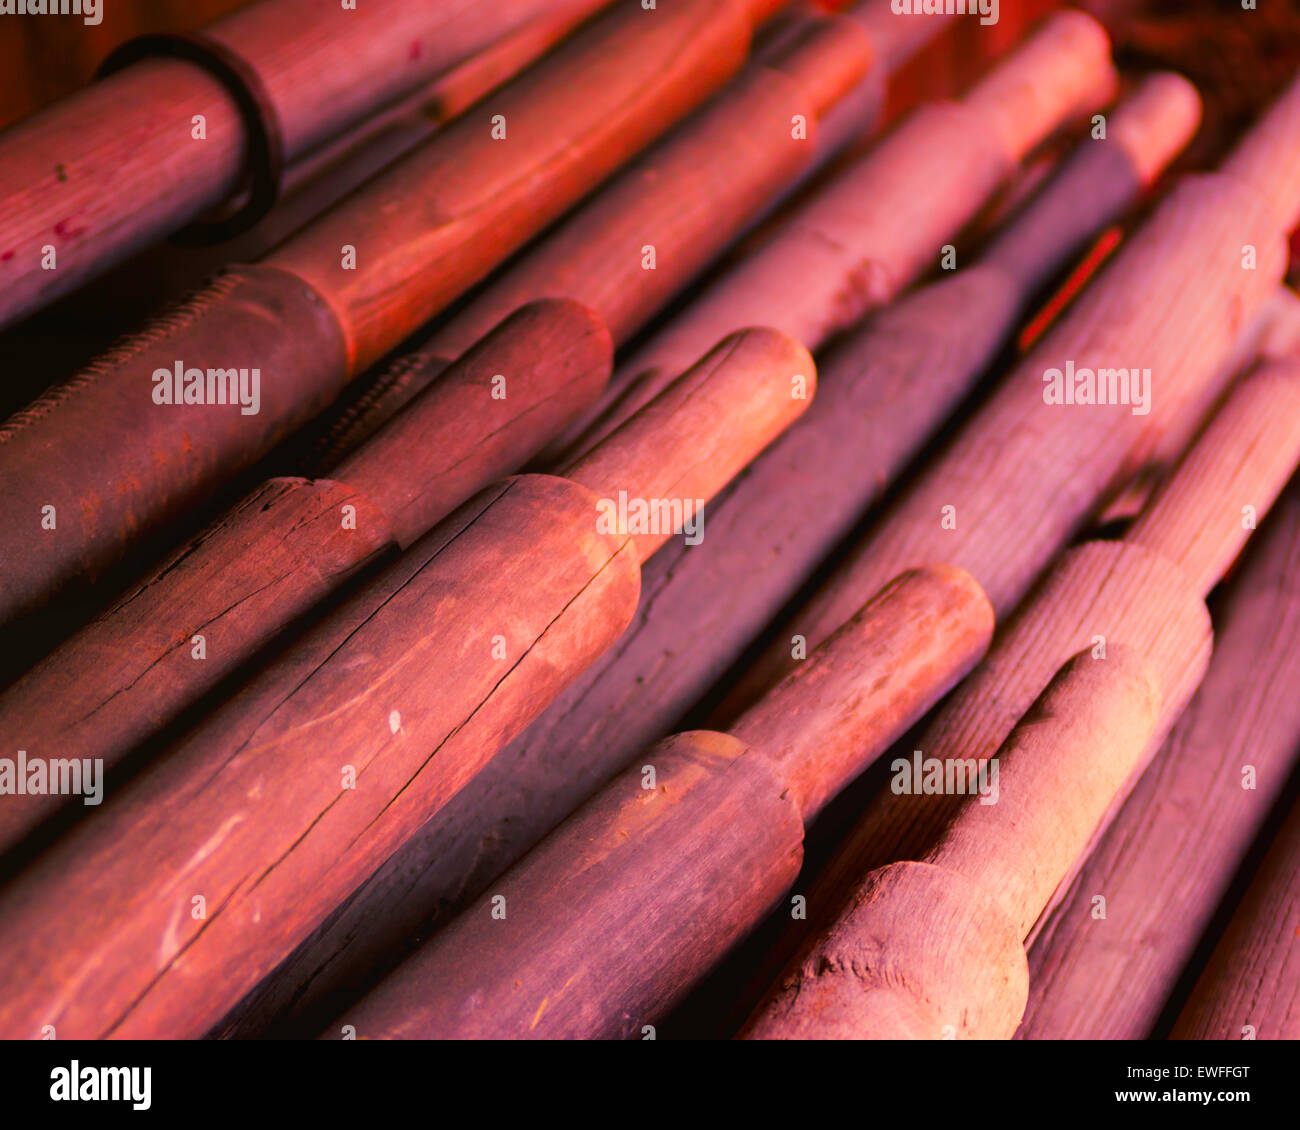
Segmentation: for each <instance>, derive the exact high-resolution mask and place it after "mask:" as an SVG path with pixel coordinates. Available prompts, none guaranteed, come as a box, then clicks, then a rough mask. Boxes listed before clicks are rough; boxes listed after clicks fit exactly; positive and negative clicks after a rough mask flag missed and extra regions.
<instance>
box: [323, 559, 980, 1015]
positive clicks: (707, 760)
mask: <svg viewBox="0 0 1300 1130" xmlns="http://www.w3.org/2000/svg"><path fill="white" fill-rule="evenodd" d="M992 627H993V621H992V615H991V612H990V610H989V607H988V602H987V601H986V600H985V599H984V595H983V594H982V593H981V592H980V591H979V588H978V586H976V585H974V584H973V583H972V582H971V580H970V578H969V577H968V576H966V575H965V574H962V573H961V572H960V571H958V570H950V569H943V568H940V569H935V570H926V571H921V572H917V573H912V574H908V575H906V576H904V577H901V578H899V579H898V581H897V582H895V583H894V584H893V585H891V586H889V587H888V588H887V589H886V590H885V591H884V592H883V593H881V594H880V595H879V596H878V597H877V598H876V599H875V600H873V601H872V602H871V603H870V604H868V605H867V607H865V608H864V609H863V610H862V611H861V613H860V614H859V615H858V616H857V617H856V618H855V619H854V620H853V621H852V622H851V623H850V624H848V625H846V626H845V627H844V629H842V630H841V631H840V632H839V633H837V634H836V635H835V636H834V637H833V638H832V639H831V640H828V641H827V643H826V645H825V647H823V648H822V649H820V650H819V651H818V652H817V654H815V655H813V656H811V657H810V659H809V662H808V664H807V665H806V666H805V667H804V668H802V669H800V670H799V671H798V672H796V673H795V674H794V675H793V676H791V678H790V679H789V680H787V681H786V682H785V683H784V684H783V685H782V686H780V687H777V688H775V689H774V690H773V692H772V694H771V695H770V696H768V698H767V699H766V700H765V701H764V702H763V703H760V704H759V706H758V707H756V708H755V710H754V711H752V712H751V713H750V714H749V715H747V716H746V717H745V718H743V719H741V720H740V722H739V724H738V725H737V727H736V730H735V733H734V734H733V735H730V736H728V735H725V734H717V733H710V732H708V731H697V732H694V733H686V734H679V735H677V736H675V737H670V738H667V739H666V740H664V741H663V742H661V743H659V744H658V745H657V746H655V747H654V748H652V749H650V750H649V751H647V752H646V754H645V756H644V764H638V765H635V766H633V767H631V768H629V769H628V770H627V772H626V773H624V774H623V775H622V776H620V777H618V778H616V779H615V780H614V781H613V782H611V783H610V784H609V785H608V786H607V787H606V788H605V789H603V790H602V791H601V792H599V793H598V794H597V795H596V796H595V797H593V798H592V800H591V801H589V802H588V803H587V804H586V805H585V806H584V807H583V808H582V809H580V810H579V811H578V812H577V813H576V814H575V815H574V816H573V817H572V818H571V819H570V820H568V821H567V822H566V823H565V824H564V825H563V826H562V827H560V828H559V829H557V831H556V832H555V833H554V834H552V835H551V836H550V837H548V838H547V839H546V840H544V841H543V842H542V843H541V844H540V845H539V846H538V847H537V849H536V850H535V851H534V852H533V853H531V854H530V855H528V856H527V857H525V858H524V859H523V860H522V861H521V862H520V864H519V865H518V866H517V867H516V868H514V869H513V870H512V871H511V872H510V873H509V874H507V875H506V876H505V877H503V878H502V879H501V880H500V881H499V882H498V883H495V884H494V885H493V886H492V888H491V889H490V891H489V892H488V893H487V894H486V895H484V897H483V898H482V899H481V900H480V901H479V902H478V903H477V904H476V905H474V906H473V907H471V908H470V909H469V910H467V911H466V912H465V914H464V915H463V916H462V917H461V918H460V919H458V920H457V921H456V922H455V923H453V924H452V925H450V926H449V927H448V928H447V929H446V930H445V931H443V932H442V933H441V934H439V935H438V936H437V937H436V938H435V939H434V941H433V942H432V943H431V944H429V945H428V946H426V947H424V948H423V949H422V950H421V951H419V952H418V953H417V954H415V955H414V956H413V957H412V958H411V959H410V960H409V961H408V962H407V963H406V964H405V965H404V966H402V968H401V969H400V970H399V971H398V972H397V973H396V974H394V975H393V977H391V978H390V979H389V980H387V981H386V982H384V983H383V984H381V985H380V986H379V988H378V989H376V990H375V992H374V993H372V994H371V995H370V996H369V997H368V998H367V999H365V1000H363V1001H361V1002H359V1003H358V1004H357V1005H356V1006H355V1007H354V1008H353V1009H350V1010H348V1012H346V1013H345V1014H344V1015H343V1016H342V1017H340V1020H339V1024H338V1025H336V1026H335V1027H334V1028H333V1029H331V1031H330V1032H329V1033H327V1035H337V1034H338V1032H339V1030H340V1028H341V1026H342V1025H343V1024H348V1025H351V1026H352V1027H353V1028H354V1029H355V1031H356V1033H357V1034H358V1035H359V1036H361V1037H363V1038H413V1037H416V1038H516V1037H528V1038H596V1037H607V1038H614V1037H623V1038H626V1037H630V1036H640V1035H641V1034H642V1033H643V1030H644V1026H645V1025H647V1024H651V1025H653V1024H655V1023H656V1022H657V1021H658V1020H659V1019H660V1018H661V1017H662V1016H663V1014H664V1013H665V1012H666V1011H667V1009H669V1008H670V1007H671V1006H672V1004H673V1003H674V1002H675V1001H677V1000H679V999H680V998H681V997H682V995H683V994H684V993H685V992H686V991H687V990H688V989H689V988H690V986H691V985H692V984H694V983H695V982H696V981H698V980H699V978H700V977H702V976H703V975H704V974H705V973H706V972H707V970H708V969H709V968H710V967H711V966H712V965H713V964H715V963H716V962H717V961H718V960H719V959H720V958H721V957H722V956H723V955H724V954H725V953H726V952H727V950H728V949H729V948H730V947H731V946H732V945H733V944H734V943H735V942H736V941H737V940H739V939H740V938H742V937H743V936H744V935H745V934H746V933H747V932H748V930H749V929H751V928H752V927H753V926H754V925H755V924H756V923H757V922H759V921H760V920H761V919H762V917H763V915H764V914H765V913H767V912H768V911H769V910H770V909H771V908H772V906H773V905H774V903H775V902H776V900H777V899H778V898H780V896H781V895H782V894H783V893H784V892H785V891H786V890H787V889H788V888H789V886H790V884H791V883H792V882H793V881H794V879H795V877H796V876H797V874H798V871H799V864H800V861H801V858H802V840H803V826H804V822H805V821H806V820H808V819H809V818H810V817H811V816H812V815H813V814H814V813H815V812H816V810H817V809H818V808H819V807H820V806H821V804H822V803H823V801H824V799H825V798H826V797H827V796H829V795H831V794H833V793H834V792H835V791H836V790H837V789H838V788H839V787H840V786H841V785H842V784H843V783H844V782H845V781H846V780H848V779H851V778H852V777H853V776H854V775H855V774H856V773H857V772H858V771H859V770H860V769H861V768H862V767H863V765H864V764H866V763H868V762H869V761H870V760H871V757H872V756H873V754H874V753H876V752H879V751H880V750H882V749H884V748H886V747H887V746H888V745H889V743H890V741H891V740H892V739H893V738H894V737H896V736H897V735H898V734H901V733H902V732H903V731H904V730H905V729H906V728H907V726H909V725H910V724H912V723H913V722H915V721H916V720H917V719H918V718H920V717H921V715H922V714H924V712H925V711H926V710H927V709H928V708H929V706H930V704H932V703H933V702H934V701H936V700H937V699H938V698H939V697H940V696H941V695H942V694H943V693H944V691H945V690H946V689H947V688H948V687H949V686H951V685H952V684H953V683H954V682H955V681H956V680H957V679H959V678H960V677H961V675H962V673H963V672H964V671H965V670H967V669H968V668H969V667H970V666H971V665H972V664H973V663H974V662H975V661H976V660H977V659H978V657H979V655H980V654H981V653H982V652H983V649H984V647H985V646H986V645H987V643H988V639H989V636H990V635H991V633H992ZM503 912H504V913H503Z"/></svg>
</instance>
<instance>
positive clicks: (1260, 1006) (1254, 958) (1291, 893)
mask: <svg viewBox="0 0 1300 1130" xmlns="http://www.w3.org/2000/svg"><path fill="white" fill-rule="evenodd" d="M1297 890H1300V804H1297V805H1296V806H1295V807H1293V808H1292V809H1291V813H1290V815H1289V816H1288V817H1287V820H1286V823H1285V824H1284V825H1283V827H1282V830H1281V832H1280V833H1279V834H1278V836H1277V838H1276V839H1275V840H1274V841H1273V845H1272V846H1271V847H1270V848H1269V850H1268V854H1267V855H1266V856H1265V857H1264V862H1263V863H1261V864H1260V868H1259V871H1258V872H1257V873H1256V875H1255V878H1254V880H1253V881H1252V882H1251V885H1250V889H1249V890H1248V891H1247V892H1246V895H1245V897H1244V898H1243V899H1242V901H1241V905H1240V906H1239V907H1238V908H1237V910H1236V912H1235V913H1234V914H1233V916H1232V921H1231V922H1230V923H1229V925H1228V929H1227V930H1226V931H1225V932H1224V935H1223V939H1222V940H1221V941H1220V942H1219V944H1218V945H1217V946H1216V947H1215V950H1214V953H1213V955H1212V956H1211V957H1210V961H1209V964H1208V965H1207V966H1206V967H1205V971H1204V972H1203V973H1202V974H1201V977H1200V980H1198V981H1197V983H1196V987H1195V988H1194V989H1193V990H1192V995H1191V997H1190V998H1189V1000H1188V1002H1187V1005H1186V1006H1185V1007H1184V1009H1183V1011H1182V1014H1181V1015H1180V1016H1179V1017H1178V1020H1177V1021H1176V1022H1175V1024H1174V1027H1173V1031H1172V1033H1171V1038H1172V1039H1175V1040H1240V1039H1244V1038H1247V1037H1250V1038H1253V1039H1257V1040H1297V1039H1300V955H1298V954H1297V946H1296V939H1297V938H1300V899H1298V898H1296V891H1297Z"/></svg>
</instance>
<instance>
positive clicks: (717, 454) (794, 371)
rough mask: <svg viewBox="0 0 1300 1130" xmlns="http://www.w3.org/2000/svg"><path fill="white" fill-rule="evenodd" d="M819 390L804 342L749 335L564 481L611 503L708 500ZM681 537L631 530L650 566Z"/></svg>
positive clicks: (667, 531)
mask: <svg viewBox="0 0 1300 1130" xmlns="http://www.w3.org/2000/svg"><path fill="white" fill-rule="evenodd" d="M816 387H817V366H816V364H815V363H814V362H813V359H812V356H811V355H810V354H809V353H808V351H807V350H806V349H804V347H803V346H802V345H800V344H799V343H798V342H797V341H795V340H794V339H792V338H789V337H787V336H785V335H784V334H781V333H778V332H777V331H775V330H765V329H752V330H742V331H740V332H739V333H734V334H731V335H730V336H729V337H726V338H724V339H723V340H722V341H721V342H719V343H718V344H717V345H716V346H715V347H714V348H713V349H711V350H710V351H709V352H708V353H706V354H705V355H704V357H703V358H701V359H700V361H699V362H698V363H697V364H695V365H693V366H692V367H691V368H690V369H688V370H687V371H686V372H685V373H684V374H683V375H682V376H681V377H680V378H679V379H678V380H676V381H674V382H673V383H672V384H671V385H669V386H668V388H666V389H664V391H663V392H662V393H661V394H660V395H659V396H657V397H656V398H655V399H654V400H652V401H651V402H650V403H649V404H647V405H646V406H645V408H644V409H642V410H641V411H640V412H638V413H637V414H636V415H635V416H634V417H632V418H631V419H630V420H628V421H627V423H625V424H624V425H623V426H622V427H621V428H619V429H618V431H617V432H615V433H614V434H613V435H611V436H610V437H609V442H607V443H602V444H598V445H597V446H596V447H595V448H593V449H592V450H591V451H589V452H588V453H587V454H586V455H583V456H581V457H580V458H579V459H577V460H575V461H574V462H573V463H572V464H571V465H570V466H568V467H567V468H565V470H564V472H563V473H564V476H565V477H566V478H569V479H572V480H573V481H574V482H576V483H581V484H582V485H584V486H586V487H589V488H591V489H592V490H593V491H595V492H596V493H597V494H598V495H599V496H600V497H602V498H607V499H616V498H618V497H619V496H620V494H622V495H626V496H627V497H628V498H629V499H632V500H636V499H641V500H645V501H647V502H654V501H661V502H662V501H670V502H671V501H675V500H681V501H682V502H683V503H685V504H694V503H695V502H697V501H700V502H703V501H705V500H707V499H710V498H712V497H713V496H714V495H715V494H717V492H718V491H720V490H721V489H722V488H723V487H724V486H726V484H727V483H728V482H730V481H731V480H732V478H734V477H735V476H736V475H737V474H739V473H740V472H741V471H742V470H743V469H744V468H745V467H746V466H747V465H748V464H749V463H750V461H751V460H752V459H753V458H754V456H755V455H757V454H758V453H759V452H760V451H762V450H763V448H765V447H766V446H767V445H768V444H769V443H771V442H772V441H773V440H774V439H776V438H777V436H779V435H780V434H781V432H783V431H784V430H785V429H786V428H787V427H789V426H790V425H791V424H792V423H793V422H794V421H795V420H796V419H798V418H799V417H800V416H801V415H803V413H804V411H805V410H806V409H807V407H808V405H809V403H810V402H811V401H812V399H813V394H814V391H815V390H816ZM686 517H687V518H689V517H690V515H689V514H687V515H686ZM676 532H680V531H677V530H674V529H671V528H664V527H663V526H662V524H661V525H660V526H659V528H657V529H652V530H648V531H639V530H638V531H633V532H632V534H631V543H632V545H633V547H634V549H635V552H636V555H637V559H638V560H639V561H642V562H644V561H646V560H648V559H649V558H650V556H651V555H652V554H653V553H654V552H655V550H657V549H658V548H659V547H660V546H661V545H663V544H664V543H665V542H666V541H668V540H669V538H671V537H672V536H673V534H674V533H676ZM700 536H701V537H703V536H704V532H703V531H701V533H700Z"/></svg>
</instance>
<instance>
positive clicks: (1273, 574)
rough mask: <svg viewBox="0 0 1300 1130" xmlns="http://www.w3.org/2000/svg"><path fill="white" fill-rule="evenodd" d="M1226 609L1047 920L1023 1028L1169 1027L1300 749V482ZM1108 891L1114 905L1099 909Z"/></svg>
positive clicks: (1246, 564) (1087, 1031)
mask: <svg viewBox="0 0 1300 1130" xmlns="http://www.w3.org/2000/svg"><path fill="white" fill-rule="evenodd" d="M1214 611H1215V621H1216V635H1217V637H1218V638H1217V640H1216V643H1215V653H1214V656H1213V658H1212V659H1211V661H1210V668H1209V671H1208V673H1207V674H1206V678H1205V681H1204V683H1203V684H1202V686H1201V688H1200V690H1199V692H1198V693H1197V696H1196V697H1195V698H1194V699H1193V700H1192V702H1191V704H1190V705H1189V707H1188V708H1187V711H1186V712H1185V713H1184V715H1183V717H1182V718H1180V719H1179V721H1178V723H1177V725H1176V726H1175V727H1174V729H1173V731H1172V732H1171V734H1170V736H1169V739H1168V740H1167V741H1166V743H1165V745H1164V747H1163V748H1162V750H1161V751H1160V753H1159V754H1158V755H1157V756H1156V758H1155V760H1154V761H1153V762H1152V764H1151V766H1150V768H1148V769H1147V771H1146V773H1145V774H1143V776H1142V779H1141V780H1140V781H1139V782H1138V784H1137V786H1136V788H1135V789H1134V790H1133V793H1132V795H1131V796H1130V797H1129V798H1128V800H1127V802H1126V803H1125V805H1124V807H1123V809H1122V810H1121V811H1120V813H1119V814H1118V816H1117V817H1116V819H1115V821H1114V823H1113V824H1112V825H1111V827H1110V828H1109V829H1108V830H1107V832H1106V835H1105V837H1104V838H1103V839H1102V840H1101V842H1100V843H1099V844H1098V846H1097V848H1096V849H1095V850H1094V851H1093V853H1092V855H1091V856H1090V858H1089V859H1088V861H1087V863H1086V864H1085V865H1084V867H1083V868H1082V869H1081V870H1080V872H1079V874H1078V875H1077V876H1076V878H1075V880H1074V882H1073V884H1072V886H1071V887H1070V890H1069V891H1068V892H1067V893H1066V894H1065V896H1064V897H1063V899H1062V901H1061V903H1060V905H1059V906H1058V907H1057V908H1056V909H1055V911H1053V913H1052V914H1051V915H1050V916H1049V917H1048V918H1047V919H1046V921H1045V923H1040V926H1041V929H1040V930H1039V931H1038V932H1037V936H1036V938H1035V940H1034V942H1033V945H1032V946H1031V948H1030V951H1029V968H1030V995H1029V1005H1028V1009H1027V1010H1026V1014H1025V1019H1024V1023H1023V1025H1022V1026H1021V1028H1020V1031H1019V1033H1018V1035H1019V1036H1021V1037H1023V1038H1029V1039H1144V1038H1146V1037H1148V1036H1151V1035H1156V1034H1158V1033H1157V1032H1156V1027H1157V1024H1158V1022H1159V1020H1160V1017H1161V1014H1162V1011H1163V1010H1164V1008H1165V1007H1166V1003H1167V1002H1168V1000H1169V999H1170V996H1171V995H1172V994H1173V992H1174V990H1175V987H1176V986H1177V984H1178V981H1179V979H1180V978H1181V977H1182V975H1183V971H1184V969H1185V968H1186V966H1187V964H1188V962H1189V961H1190V960H1191V959H1192V956H1193V954H1194V953H1195V952H1196V947H1197V946H1198V945H1199V944H1200V941H1201V939H1202V938H1203V937H1204V936H1205V932H1206V930H1207V929H1208V927H1209V924H1210V921H1211V919H1212V918H1213V916H1214V914H1215V913H1216V911H1217V909H1218V907H1219V906H1220V904H1221V903H1222V902H1223V899H1224V897H1225V896H1226V894H1227V892H1228V890H1229V888H1230V886H1231V884H1232V881H1233V877H1234V876H1235V874H1236V872H1237V869H1238V867H1239V866H1240V865H1241V861H1242V859H1243V858H1244V857H1245V855H1246V853H1247V851H1248V850H1249V849H1250V846H1251V844H1252V843H1253V842H1254V841H1255V839H1256V838H1257V837H1258V835H1259V833H1260V830H1261V828H1262V827H1263V825H1264V821H1265V819H1266V818H1267V816H1268V814H1269V812H1270V811H1271V809H1272V807H1273V805H1274V804H1275V803H1276V802H1277V800H1278V798H1279V796H1280V795H1281V793H1282V790H1283V788H1284V786H1285V785H1286V782H1287V780H1288V778H1289V776H1290V773H1291V771H1292V769H1293V768H1294V765H1295V760H1296V751H1297V750H1298V749H1300V697H1297V695H1296V694H1295V688H1296V687H1297V686H1300V491H1298V490H1297V489H1296V488H1295V487H1292V488H1291V489H1290V490H1288V491H1287V493H1286V494H1285V495H1283V497H1282V499H1281V501H1280V502H1279V503H1278V505H1277V507H1276V508H1275V510H1274V512H1273V513H1272V514H1270V515H1269V517H1268V519H1267V521H1266V523H1265V524H1264V526H1263V528H1262V529H1261V531H1260V534H1259V542H1258V544H1255V545H1253V546H1252V547H1250V549H1249V551H1248V552H1247V554H1246V556H1245V558H1244V561H1243V563H1242V565H1241V566H1240V568H1239V570H1238V572H1237V574H1236V576H1235V577H1234V578H1233V581H1232V587H1231V589H1230V591H1229V592H1228V594H1227V595H1226V597H1225V598H1224V599H1223V600H1222V601H1221V602H1220V603H1218V604H1217V605H1216V606H1215V609H1214ZM1247 767H1249V770H1248V768H1247ZM1247 772H1249V773H1250V778H1249V780H1248V779H1247V777H1246V776H1245V774H1246V773H1247ZM1247 785H1250V786H1251V787H1247ZM1171 876H1176V877H1177V881H1176V882H1173V881H1171V878H1170V877H1171ZM1099 895H1100V896H1102V897H1103V898H1105V900H1106V902H1105V917H1104V918H1102V917H1098V916H1096V915H1095V914H1094V913H1093V912H1094V902H1093V900H1094V898H1096V897H1097V896H1099Z"/></svg>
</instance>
